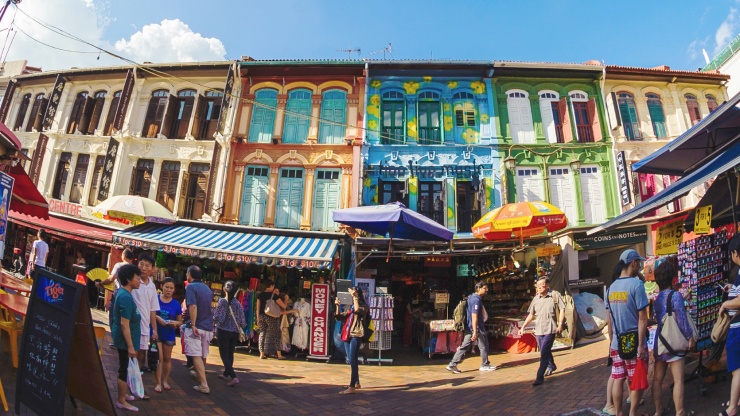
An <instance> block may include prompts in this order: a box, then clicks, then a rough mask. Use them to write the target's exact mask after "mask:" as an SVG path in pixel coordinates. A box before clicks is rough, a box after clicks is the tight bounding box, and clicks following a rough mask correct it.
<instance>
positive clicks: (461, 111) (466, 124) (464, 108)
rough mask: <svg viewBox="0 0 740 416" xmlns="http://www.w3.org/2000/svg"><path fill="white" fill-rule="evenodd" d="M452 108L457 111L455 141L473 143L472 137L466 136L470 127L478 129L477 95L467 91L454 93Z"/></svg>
mask: <svg viewBox="0 0 740 416" xmlns="http://www.w3.org/2000/svg"><path fill="white" fill-rule="evenodd" d="M452 108H453V110H454V111H455V141H456V142H458V143H472V141H471V139H470V138H466V136H465V133H466V131H467V130H468V129H473V130H475V131H476V132H477V131H478V122H477V120H476V118H477V116H478V112H477V111H476V108H475V96H474V95H473V94H472V93H470V92H467V91H459V92H456V93H455V94H453V95H452Z"/></svg>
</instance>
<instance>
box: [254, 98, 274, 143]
mask: <svg viewBox="0 0 740 416" xmlns="http://www.w3.org/2000/svg"><path fill="white" fill-rule="evenodd" d="M255 101H256V103H255V105H254V107H253V108H254V112H253V114H252V124H251V126H250V127H249V141H250V142H252V143H270V141H271V140H272V132H273V130H274V129H275V109H276V108H277V91H275V90H259V91H257V94H256V96H255Z"/></svg>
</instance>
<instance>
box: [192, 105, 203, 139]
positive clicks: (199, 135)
mask: <svg viewBox="0 0 740 416" xmlns="http://www.w3.org/2000/svg"><path fill="white" fill-rule="evenodd" d="M197 100H198V101H197V102H196V103H195V115H194V119H193V130H192V131H191V132H190V134H191V135H192V136H193V137H195V138H196V139H197V140H203V139H206V137H204V136H205V131H201V130H204V129H203V119H204V118H205V117H204V115H205V111H206V98H205V97H204V96H202V95H200V94H198V98H197Z"/></svg>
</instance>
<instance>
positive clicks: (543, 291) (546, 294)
mask: <svg viewBox="0 0 740 416" xmlns="http://www.w3.org/2000/svg"><path fill="white" fill-rule="evenodd" d="M549 283H550V281H549V279H547V278H546V277H540V279H539V280H537V286H536V287H537V294H536V295H535V296H534V299H532V303H530V304H529V310H528V311H527V312H528V315H527V319H525V320H524V324H523V325H522V327H521V328H519V336H522V335H524V328H526V327H527V325H529V323H530V322H532V320H533V319H534V318H535V317H536V318H537V320H536V321H535V324H534V336H535V337H536V338H537V348H538V349H539V350H540V368H539V369H538V370H537V377H536V378H535V380H534V383H532V385H533V386H539V385H541V384H542V383H544V382H545V376H549V375H550V374H552V372H553V371H555V370H557V368H558V367H557V366H556V365H555V358H554V357H553V356H552V344H553V343H554V342H555V335H556V334H559V333H561V332H562V331H563V320H565V301H564V300H563V296H562V295H560V293H558V292H556V291H553V290H551V289H550V286H549V285H548V284H549ZM558 311H559V312H560V314H558ZM556 318H557V320H556Z"/></svg>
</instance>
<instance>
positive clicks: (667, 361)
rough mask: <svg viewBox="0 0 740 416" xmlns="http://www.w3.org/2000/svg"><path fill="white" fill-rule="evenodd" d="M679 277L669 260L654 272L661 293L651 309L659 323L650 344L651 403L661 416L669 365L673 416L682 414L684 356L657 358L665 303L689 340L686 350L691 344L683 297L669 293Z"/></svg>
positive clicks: (659, 356) (669, 355) (692, 333)
mask: <svg viewBox="0 0 740 416" xmlns="http://www.w3.org/2000/svg"><path fill="white" fill-rule="evenodd" d="M677 276H678V271H677V270H676V267H675V266H674V264H673V263H672V262H670V261H664V262H662V263H660V265H658V267H657V268H656V269H655V282H656V283H657V284H658V288H659V289H660V292H659V293H658V296H657V298H656V299H655V302H654V306H653V310H654V311H655V319H656V320H657V321H658V328H657V330H656V331H655V334H656V335H655V340H654V341H653V345H652V348H653V354H654V355H655V365H654V366H653V404H654V405H655V414H656V415H662V414H663V410H664V409H663V406H662V404H661V399H662V396H663V394H662V391H661V390H662V386H663V378H664V377H665V373H666V370H667V368H668V367H669V366H670V368H671V375H672V376H673V405H674V406H675V407H676V415H679V416H681V415H683V414H684V408H683V396H684V365H685V361H686V360H685V359H684V356H676V355H671V354H669V353H666V354H662V355H658V341H659V337H658V334H660V331H661V329H662V322H663V318H664V317H665V315H666V313H667V311H668V302H670V303H671V305H672V309H673V314H674V316H675V318H676V322H677V323H678V327H679V328H680V329H681V334H683V336H684V337H685V338H686V339H691V340H690V343H689V346H690V347H689V348H691V347H692V346H693V343H694V338H693V337H694V328H693V326H692V325H691V323H690V322H689V320H690V319H691V317H690V316H689V314H688V313H687V312H686V305H685V304H684V300H683V296H682V295H681V293H680V292H678V291H675V290H671V287H672V285H673V279H674V278H676V277H677Z"/></svg>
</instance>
